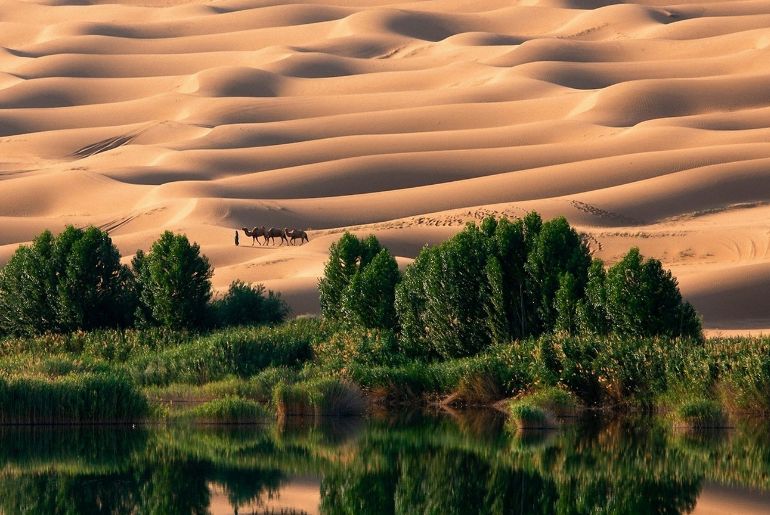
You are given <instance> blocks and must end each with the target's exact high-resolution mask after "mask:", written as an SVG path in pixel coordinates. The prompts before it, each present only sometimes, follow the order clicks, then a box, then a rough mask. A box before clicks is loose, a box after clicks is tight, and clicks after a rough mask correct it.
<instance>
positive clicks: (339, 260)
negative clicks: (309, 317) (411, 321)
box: [318, 232, 401, 329]
mask: <svg viewBox="0 0 770 515" xmlns="http://www.w3.org/2000/svg"><path fill="white" fill-rule="evenodd" d="M400 280H401V274H400V272H399V271H398V265H397V264H396V260H395V259H394V258H393V256H391V255H390V253H389V252H388V251H387V249H385V248H383V247H382V245H380V242H379V241H377V238H376V237H374V236H369V237H368V238H366V239H365V240H362V239H359V238H357V237H356V236H354V235H353V234H350V233H349V232H346V233H345V234H343V235H342V237H341V238H340V239H339V241H337V242H336V243H333V244H332V245H331V247H330V248H329V261H328V262H327V263H326V266H325V268H324V276H323V277H322V278H321V280H320V281H319V282H318V290H319V293H320V302H321V313H322V314H323V316H324V318H325V319H326V320H329V321H330V322H337V323H342V324H344V325H346V326H348V327H356V326H357V327H364V328H369V329H374V328H381V329H393V328H395V326H396V316H395V309H394V307H393V302H394V295H395V288H396V284H397V283H398V282H399V281H400Z"/></svg>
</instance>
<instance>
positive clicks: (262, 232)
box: [241, 226, 267, 247]
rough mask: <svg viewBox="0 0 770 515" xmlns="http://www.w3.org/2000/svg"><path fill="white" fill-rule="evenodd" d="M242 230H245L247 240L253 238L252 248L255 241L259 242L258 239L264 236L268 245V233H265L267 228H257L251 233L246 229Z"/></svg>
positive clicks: (242, 228)
mask: <svg viewBox="0 0 770 515" xmlns="http://www.w3.org/2000/svg"><path fill="white" fill-rule="evenodd" d="M241 230H243V232H245V233H246V237H247V238H249V237H250V238H251V246H252V247H253V246H254V242H255V241H259V240H258V239H257V238H258V237H260V236H264V238H265V243H267V231H265V227H264V226H262V227H255V228H253V229H252V230H251V231H249V229H248V228H246V227H241ZM260 245H263V244H262V243H260Z"/></svg>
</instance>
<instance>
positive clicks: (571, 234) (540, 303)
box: [526, 217, 591, 332]
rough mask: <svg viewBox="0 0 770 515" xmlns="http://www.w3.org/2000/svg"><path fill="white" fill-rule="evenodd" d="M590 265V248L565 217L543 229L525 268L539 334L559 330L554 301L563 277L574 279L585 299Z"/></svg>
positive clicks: (546, 224)
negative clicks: (569, 275)
mask: <svg viewBox="0 0 770 515" xmlns="http://www.w3.org/2000/svg"><path fill="white" fill-rule="evenodd" d="M590 264H591V257H590V254H589V252H588V248H587V247H586V245H585V243H584V242H583V240H582V238H581V237H580V235H579V234H578V233H577V232H576V231H575V230H574V229H573V228H572V227H570V225H569V222H567V220H566V219H565V218H564V217H559V218H554V219H553V220H549V221H548V222H545V223H544V224H543V225H542V227H541V229H540V231H539V233H538V234H537V237H536V238H535V239H534V242H533V244H532V248H531V249H530V251H529V254H528V256H527V264H526V270H527V273H528V276H529V282H528V287H529V295H531V298H532V300H533V302H534V306H535V311H536V313H537V323H538V326H539V327H538V329H539V330H540V331H549V330H551V329H552V328H554V327H555V326H556V318H557V311H556V305H555V300H556V292H557V291H558V290H559V286H560V280H561V276H562V274H564V273H569V274H571V275H572V277H573V279H574V281H575V285H574V287H575V289H576V291H577V294H576V295H577V297H582V296H583V289H584V288H585V284H586V281H587V275H588V267H589V265H590ZM533 332H536V331H533Z"/></svg>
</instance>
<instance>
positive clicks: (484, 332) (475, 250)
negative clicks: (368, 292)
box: [397, 224, 491, 358]
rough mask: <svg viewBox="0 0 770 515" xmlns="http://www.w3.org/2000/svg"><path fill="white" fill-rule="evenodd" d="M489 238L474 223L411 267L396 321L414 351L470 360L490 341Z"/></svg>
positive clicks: (427, 252)
mask: <svg viewBox="0 0 770 515" xmlns="http://www.w3.org/2000/svg"><path fill="white" fill-rule="evenodd" d="M488 243H489V239H488V238H487V237H486V236H485V235H484V233H483V232H482V231H481V230H480V229H479V228H478V227H477V226H475V225H474V224H468V225H467V226H466V228H465V229H464V230H463V231H462V232H460V233H458V234H457V235H455V236H454V237H453V238H452V239H450V240H448V241H446V242H444V243H442V244H441V245H439V246H437V247H435V249H432V250H430V251H425V250H424V251H423V252H421V253H420V255H418V256H417V259H416V260H415V264H414V265H413V266H414V267H415V269H416V270H418V271H419V276H418V275H415V273H414V272H412V273H410V275H409V278H408V279H409V280H408V282H407V284H406V286H405V288H414V291H413V292H408V291H402V292H401V293H400V294H399V297H400V301H399V304H398V305H397V307H398V308H399V318H400V320H401V322H402V324H406V328H407V331H408V332H407V333H406V337H407V338H408V339H409V340H408V341H407V342H406V343H407V346H409V347H410V348H412V349H424V350H423V351H422V352H423V353H426V354H430V353H435V354H437V355H439V356H441V357H444V358H449V357H459V356H469V355H473V354H475V353H477V352H478V351H479V350H481V349H482V348H484V347H485V346H487V345H488V344H489V343H490V341H491V335H490V330H489V326H488V323H487V320H486V314H487V298H488V293H487V282H486V280H485V278H486V266H487V256H488V254H489V248H488V247H489V245H488Z"/></svg>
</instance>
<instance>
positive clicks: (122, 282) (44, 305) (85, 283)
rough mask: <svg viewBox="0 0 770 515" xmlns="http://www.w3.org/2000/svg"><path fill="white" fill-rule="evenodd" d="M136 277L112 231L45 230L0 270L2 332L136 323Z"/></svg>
mask: <svg viewBox="0 0 770 515" xmlns="http://www.w3.org/2000/svg"><path fill="white" fill-rule="evenodd" d="M132 291H133V287H132V278H131V274H130V273H129V271H128V268H127V267H125V266H123V265H121V264H120V254H119V253H118V250H117V249H116V248H115V246H114V245H113V244H112V241H111V240H110V237H109V235H107V233H105V232H103V231H100V230H99V229H96V228H94V227H89V228H88V229H85V230H84V229H76V228H74V227H72V226H68V227H67V228H66V229H65V230H64V231H63V232H62V233H61V234H59V235H58V236H56V237H54V236H53V235H52V234H51V232H49V231H45V232H43V233H42V234H40V235H39V236H38V237H37V238H35V240H34V241H33V243H32V245H31V246H29V247H27V246H21V247H19V249H17V251H16V252H15V253H14V255H13V256H12V257H11V259H10V261H9V262H8V264H7V265H6V266H5V267H3V269H2V270H0V332H6V333H9V334H15V335H32V334H39V333H43V332H47V331H54V332H62V331H72V330H76V329H94V328H100V327H117V326H123V325H127V324H129V323H130V322H131V315H132V311H133V296H132Z"/></svg>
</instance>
